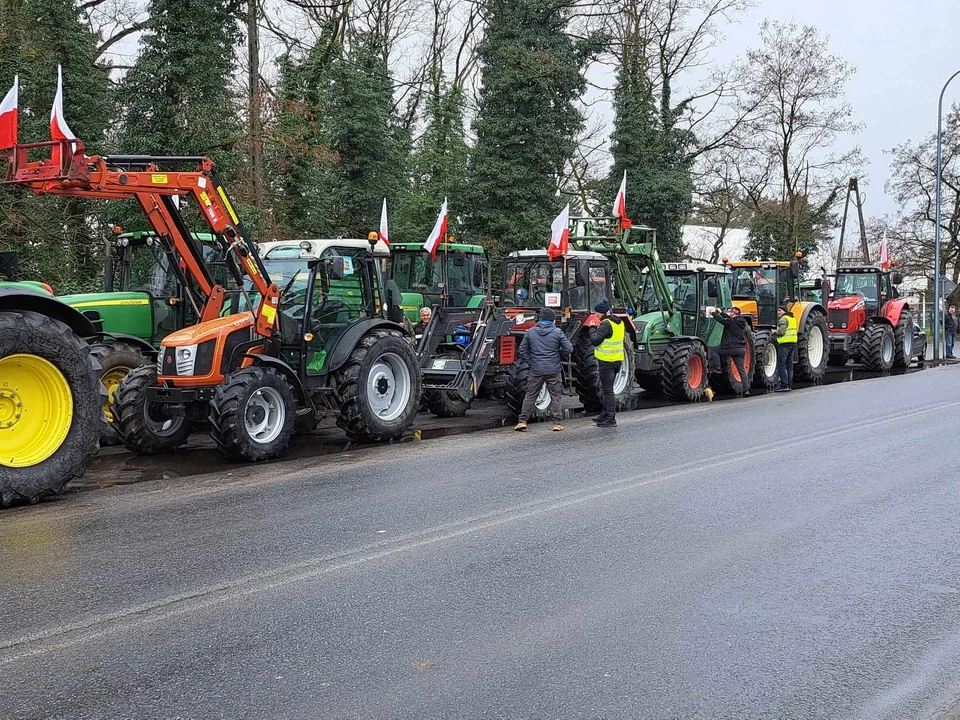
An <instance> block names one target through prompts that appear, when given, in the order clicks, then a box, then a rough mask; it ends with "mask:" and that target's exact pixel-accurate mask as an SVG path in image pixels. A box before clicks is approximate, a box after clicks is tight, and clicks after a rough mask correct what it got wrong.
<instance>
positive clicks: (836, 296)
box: [830, 267, 902, 315]
mask: <svg viewBox="0 0 960 720" xmlns="http://www.w3.org/2000/svg"><path fill="white" fill-rule="evenodd" d="M901 282H902V278H901V277H900V274H899V273H889V272H884V271H883V270H881V269H879V268H875V267H846V268H839V269H838V270H837V281H836V287H835V288H834V291H833V302H831V303H830V308H831V309H833V308H834V307H836V308H837V309H841V308H847V307H852V306H854V305H856V304H858V303H859V302H860V301H861V300H862V301H863V304H864V306H865V307H866V310H867V314H868V315H877V314H878V313H879V311H880V309H881V308H882V307H883V305H884V303H886V302H887V300H892V299H895V298H897V297H899V294H898V293H897V289H896V285H899V284H900V283H901Z"/></svg>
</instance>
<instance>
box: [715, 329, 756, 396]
mask: <svg viewBox="0 0 960 720" xmlns="http://www.w3.org/2000/svg"><path fill="white" fill-rule="evenodd" d="M755 357H756V353H755V351H754V340H753V332H752V331H750V330H748V331H747V340H746V345H745V347H744V353H743V369H744V370H746V373H747V377H746V378H742V377H740V371H739V370H738V369H737V364H736V362H734V359H733V358H732V357H728V358H726V359H725V361H724V363H723V366H722V368H721V370H720V373H719V374H718V376H717V389H719V390H721V391H723V392H729V393H734V394H737V395H739V394H741V393H743V392H749V391H750V384H751V382H752V380H753V375H754V369H753V364H754V358H755Z"/></svg>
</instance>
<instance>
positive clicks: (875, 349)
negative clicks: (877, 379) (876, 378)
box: [860, 323, 896, 372]
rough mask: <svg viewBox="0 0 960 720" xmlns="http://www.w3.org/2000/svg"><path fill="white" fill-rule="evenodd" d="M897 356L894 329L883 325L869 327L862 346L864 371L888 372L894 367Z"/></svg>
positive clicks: (877, 324)
mask: <svg viewBox="0 0 960 720" xmlns="http://www.w3.org/2000/svg"><path fill="white" fill-rule="evenodd" d="M895 355H896V350H895V342H894V334H893V328H892V327H890V326H889V325H884V324H883V323H873V324H872V325H867V327H866V328H865V329H864V331H863V339H862V341H861V344H860V361H861V362H862V363H863V369H864V370H870V371H872V372H886V371H888V370H889V369H890V368H892V367H893V360H894V357H895Z"/></svg>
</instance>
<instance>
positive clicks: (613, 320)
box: [586, 299, 626, 427]
mask: <svg viewBox="0 0 960 720" xmlns="http://www.w3.org/2000/svg"><path fill="white" fill-rule="evenodd" d="M593 310H594V312H595V313H596V314H595V315H592V316H591V317H590V319H589V320H588V321H587V323H586V325H587V331H588V332H589V334H590V343H591V344H592V345H593V346H594V351H593V352H594V355H595V356H596V358H597V365H598V366H599V371H600V388H601V389H602V390H603V412H602V413H600V415H598V416H597V417H595V418H594V419H593V421H594V422H595V423H596V424H597V426H598V427H616V426H617V396H616V395H615V394H614V392H613V383H614V381H615V380H616V379H617V373H619V372H620V367H621V365H622V363H623V362H624V357H623V338H624V332H625V330H626V328H625V326H624V324H623V320H621V319H620V318H618V317H617V316H616V315H614V314H613V310H612V308H611V307H610V302H609V301H608V300H606V299H604V300H601V301H600V302H598V303H597V305H596V307H594V308H593Z"/></svg>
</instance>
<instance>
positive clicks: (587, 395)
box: [572, 330, 603, 413]
mask: <svg viewBox="0 0 960 720" xmlns="http://www.w3.org/2000/svg"><path fill="white" fill-rule="evenodd" d="M576 340H577V341H576V342H575V343H574V344H573V356H572V360H573V387H574V389H575V390H576V391H577V396H578V397H579V398H580V402H581V403H582V404H583V409H584V410H586V411H587V412H588V413H590V412H600V411H601V410H603V390H602V389H601V388H600V363H599V362H597V356H596V353H595V350H596V348H595V347H594V346H593V343H591V342H590V334H589V333H588V332H587V331H586V330H583V331H582V332H581V333H580V334H579V335H578V336H577V339H576Z"/></svg>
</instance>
